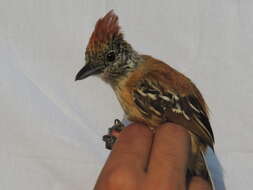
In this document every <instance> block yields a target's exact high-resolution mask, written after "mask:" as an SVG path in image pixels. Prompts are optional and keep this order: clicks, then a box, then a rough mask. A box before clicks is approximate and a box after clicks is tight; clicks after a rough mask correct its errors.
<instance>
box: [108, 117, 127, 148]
mask: <svg viewBox="0 0 253 190" xmlns="http://www.w3.org/2000/svg"><path fill="white" fill-rule="evenodd" d="M123 128H124V124H123V123H122V122H121V121H120V120H118V119H115V120H114V125H113V126H112V127H110V128H109V129H108V134H107V135H104V136H103V141H104V142H105V148H106V149H108V150H111V149H112V146H113V145H114V143H115V142H116V140H117V137H118V136H119V133H120V132H121V131H122V130H123Z"/></svg>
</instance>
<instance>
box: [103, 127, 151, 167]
mask: <svg viewBox="0 0 253 190" xmlns="http://www.w3.org/2000/svg"><path fill="white" fill-rule="evenodd" d="M152 136H153V133H152V131H151V130H149V129H148V128H147V127H146V126H144V125H140V124H132V125H130V126H128V127H126V128H125V129H124V130H123V131H122V132H121V133H120V136H119V138H118V140H117V142H116V143H115V144H114V146H113V149H112V152H111V154H110V156H109V158H108V160H107V162H106V165H105V167H104V170H112V169H118V168H121V169H124V168H125V169H127V170H128V171H129V170H131V171H133V172H136V171H138V172H144V169H145V168H146V165H147V161H148V157H149V152H150V148H151V144H152ZM122 167H124V168H122Z"/></svg>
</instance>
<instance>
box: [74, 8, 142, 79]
mask: <svg viewBox="0 0 253 190" xmlns="http://www.w3.org/2000/svg"><path fill="white" fill-rule="evenodd" d="M139 59H140V56H139V55H138V54H137V52H135V51H134V50H133V49H132V47H131V46H130V44H128V43H127V42H126V41H125V40H124V38H123V34H122V32H121V31H120V26H119V24H118V16H117V15H115V14H114V12H113V11H110V12H109V13H107V14H106V15H105V16H104V17H103V18H100V19H99V20H98V21H97V23H96V26H95V29H94V31H93V32H92V34H91V37H90V40H89V43H88V45H87V48H86V51H85V62H86V63H85V66H84V67H83V68H82V69H81V70H80V71H79V72H78V73H77V75H76V80H82V79H85V78H86V77H88V76H91V75H98V76H100V77H101V78H102V79H103V80H105V81H106V82H108V83H111V84H112V83H114V82H116V81H118V80H120V78H122V76H125V75H126V74H127V73H128V72H130V71H132V70H134V68H135V67H136V65H137V64H138V62H139Z"/></svg>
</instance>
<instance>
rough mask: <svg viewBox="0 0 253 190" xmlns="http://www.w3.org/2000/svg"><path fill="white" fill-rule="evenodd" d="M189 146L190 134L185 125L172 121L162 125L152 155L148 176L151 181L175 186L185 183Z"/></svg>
mask: <svg viewBox="0 0 253 190" xmlns="http://www.w3.org/2000/svg"><path fill="white" fill-rule="evenodd" d="M189 147H190V138H189V134H188V133H187V131H186V130H185V129H184V128H183V127H180V126H178V125H176V124H172V123H169V124H165V125H163V126H161V127H160V128H159V129H158V130H157V132H156V134H155V137H154V140H153V146H152V151H151V155H150V162H149V166H148V177H149V178H150V179H152V180H151V181H153V182H154V181H156V183H159V184H163V185H164V186H169V185H172V184H174V185H175V186H174V187H175V188H179V186H180V184H185V173H186V166H187V162H188V154H189ZM170 187H171V186H170ZM171 188H172V187H171Z"/></svg>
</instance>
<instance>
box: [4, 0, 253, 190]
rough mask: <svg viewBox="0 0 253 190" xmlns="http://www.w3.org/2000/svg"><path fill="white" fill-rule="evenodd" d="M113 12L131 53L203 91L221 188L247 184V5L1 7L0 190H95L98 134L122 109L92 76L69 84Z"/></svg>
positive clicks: (26, 3) (11, 1)
mask: <svg viewBox="0 0 253 190" xmlns="http://www.w3.org/2000/svg"><path fill="white" fill-rule="evenodd" d="M111 9H114V10H115V12H116V14H118V15H119V18H120V25H121V26H122V30H123V31H124V33H125V37H126V39H127V40H128V41H129V42H130V43H131V44H132V45H133V47H134V48H135V49H136V50H137V51H139V52H140V53H145V54H150V55H153V56H154V57H156V58H159V59H161V60H163V61H165V62H166V63H168V64H170V65H171V66H173V67H175V68H176V69H178V70H179V71H181V72H183V73H184V74H186V75H187V76H189V77H190V78H191V79H192V80H193V81H194V82H195V83H196V85H197V86H198V87H199V89H200V90H201V91H202V93H203V95H204V97H205V98H206V101H207V103H208V105H209V107H210V110H211V122H212V126H213V131H214V134H215V137H216V145H215V149H216V154H217V157H218V159H219V161H220V164H221V166H222V168H223V173H224V181H225V185H226V187H227V189H230V190H237V189H249V187H252V186H253V181H252V175H253V162H252V160H253V142H252V137H253V128H252V124H253V112H252V107H253V85H252V82H253V53H252V49H253V35H252V34H253V12H252V9H253V1H252V0H223V1H220V0H191V1H189V0H164V1H162V0H158V1H151V0H145V1H144V0H142V1H134V0H128V1H120V0H74V1H69V0H23V1H18V0H0V97H1V99H0V118H1V119H0V189H1V190H17V189H18V190H23V189H25V190H32V189H37V190H45V189H47V190H51V189H52V190H58V189H59V190H65V189H66V190H69V189H75V190H83V189H92V187H93V186H94V183H95V181H96V179H97V176H98V174H99V171H100V169H101V167H102V166H103V164H104V162H105V160H106V157H107V155H108V153H109V152H108V151H107V150H105V149H104V143H103V142H102V140H101V138H102V135H104V134H105V133H106V132H107V128H108V127H110V126H111V125H112V123H113V121H114V119H115V118H122V114H123V112H122V110H121V108H120V106H119V104H118V102H117V100H116V98H115V95H114V94H113V92H112V90H111V89H110V87H109V86H107V85H105V84H104V83H103V82H102V81H100V80H99V79H98V78H96V77H91V78H88V79H87V80H84V81H81V82H74V77H75V74H76V73H77V71H78V70H79V69H80V68H81V67H82V66H83V65H84V50H85V47H86V45H87V42H88V39H89V36H90V34H91V32H92V30H93V27H94V25H95V22H96V20H97V19H98V18H99V17H102V16H104V14H105V13H107V12H108V11H109V10H111ZM211 162H212V161H211ZM213 167H214V168H215V167H217V164H214V166H213ZM214 176H215V178H216V180H217V181H220V182H219V184H218V188H217V189H218V190H219V189H224V187H223V184H222V182H221V176H220V175H218V174H217V175H216V174H214Z"/></svg>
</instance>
